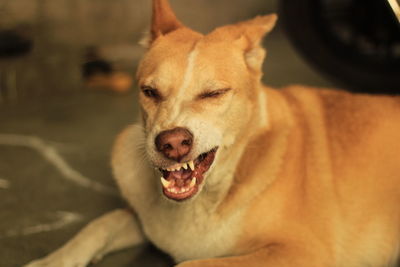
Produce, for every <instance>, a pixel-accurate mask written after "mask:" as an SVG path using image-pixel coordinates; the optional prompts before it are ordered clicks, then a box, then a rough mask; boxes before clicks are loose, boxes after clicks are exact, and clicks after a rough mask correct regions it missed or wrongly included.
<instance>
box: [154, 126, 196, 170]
mask: <svg viewBox="0 0 400 267" xmlns="http://www.w3.org/2000/svg"><path fill="white" fill-rule="evenodd" d="M192 143H193V134H192V133H191V132H189V130H188V129H186V128H181V127H177V128H174V129H171V130H167V131H163V132H161V133H160V134H159V135H157V137H156V139H155V144H156V147H157V150H158V151H160V152H161V153H162V154H163V155H164V156H165V157H166V158H169V159H173V160H176V161H178V162H180V161H181V160H182V159H183V158H184V157H185V156H186V155H187V154H189V152H190V150H191V149H192Z"/></svg>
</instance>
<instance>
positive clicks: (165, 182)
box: [161, 177, 171, 188]
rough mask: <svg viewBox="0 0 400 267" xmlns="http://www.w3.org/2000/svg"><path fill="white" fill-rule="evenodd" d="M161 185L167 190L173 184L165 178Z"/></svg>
mask: <svg viewBox="0 0 400 267" xmlns="http://www.w3.org/2000/svg"><path fill="white" fill-rule="evenodd" d="M161 183H162V185H163V186H164V187H165V188H168V187H169V186H170V185H171V182H170V181H167V180H166V179H164V177H161Z"/></svg>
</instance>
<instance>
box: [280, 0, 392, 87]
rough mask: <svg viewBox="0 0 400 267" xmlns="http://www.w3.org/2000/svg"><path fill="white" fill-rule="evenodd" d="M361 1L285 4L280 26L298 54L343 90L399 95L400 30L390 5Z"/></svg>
mask: <svg viewBox="0 0 400 267" xmlns="http://www.w3.org/2000/svg"><path fill="white" fill-rule="evenodd" d="M359 1H360V0H341V1H333V0H331V1H327V0H302V1H295V0H281V1H280V7H279V13H280V21H281V23H282V25H283V27H284V29H285V31H286V33H287V35H288V37H289V39H290V41H291V42H292V43H293V44H294V46H295V48H297V50H298V51H299V52H300V54H301V55H303V56H304V58H305V59H306V60H307V61H308V62H309V63H311V65H312V66H313V67H315V68H316V69H317V70H318V71H321V72H322V73H323V74H325V75H326V76H327V77H328V78H331V79H332V80H334V81H336V82H338V83H339V84H340V85H341V86H343V87H346V88H348V89H350V90H352V91H356V92H369V93H389V94H400V26H399V24H398V22H397V20H396V18H395V16H394V14H392V13H391V10H390V8H389V7H388V6H386V1H374V0H372V1H371V0H363V1H362V3H361V5H360V3H359ZM332 2H336V3H339V4H337V5H339V7H337V8H338V10H333V11H332V10H329V8H331V7H329V5H332ZM343 3H344V4H343ZM357 3H358V4H357ZM367 3H368V4H367ZM340 4H342V6H340ZM360 7H362V8H361V9H360ZM331 9H332V8H331ZM332 12H333V13H334V12H337V14H334V15H332ZM335 16H336V17H335ZM346 32H347V35H348V37H345V33H346ZM368 49H369V50H368ZM385 49H386V50H385Z"/></svg>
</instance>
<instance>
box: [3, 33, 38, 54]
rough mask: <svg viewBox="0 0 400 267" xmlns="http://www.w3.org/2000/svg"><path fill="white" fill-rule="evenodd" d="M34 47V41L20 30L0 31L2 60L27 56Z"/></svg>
mask: <svg viewBox="0 0 400 267" xmlns="http://www.w3.org/2000/svg"><path fill="white" fill-rule="evenodd" d="M32 46H33V42H32V40H31V39H30V38H28V37H27V36H26V35H25V34H23V33H21V32H19V31H18V30H2V31H0V58H10V57H17V56H22V55H25V54H26V53H28V52H30V51H31V50H32Z"/></svg>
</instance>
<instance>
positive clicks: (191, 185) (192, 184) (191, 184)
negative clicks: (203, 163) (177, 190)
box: [189, 177, 197, 188]
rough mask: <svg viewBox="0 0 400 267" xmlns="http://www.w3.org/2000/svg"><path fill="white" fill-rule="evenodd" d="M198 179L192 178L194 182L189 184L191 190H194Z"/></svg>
mask: <svg viewBox="0 0 400 267" xmlns="http://www.w3.org/2000/svg"><path fill="white" fill-rule="evenodd" d="M196 180H197V179H196V177H193V178H192V180H191V181H190V184H189V188H192V187H193V186H194V185H195V184H196Z"/></svg>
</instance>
